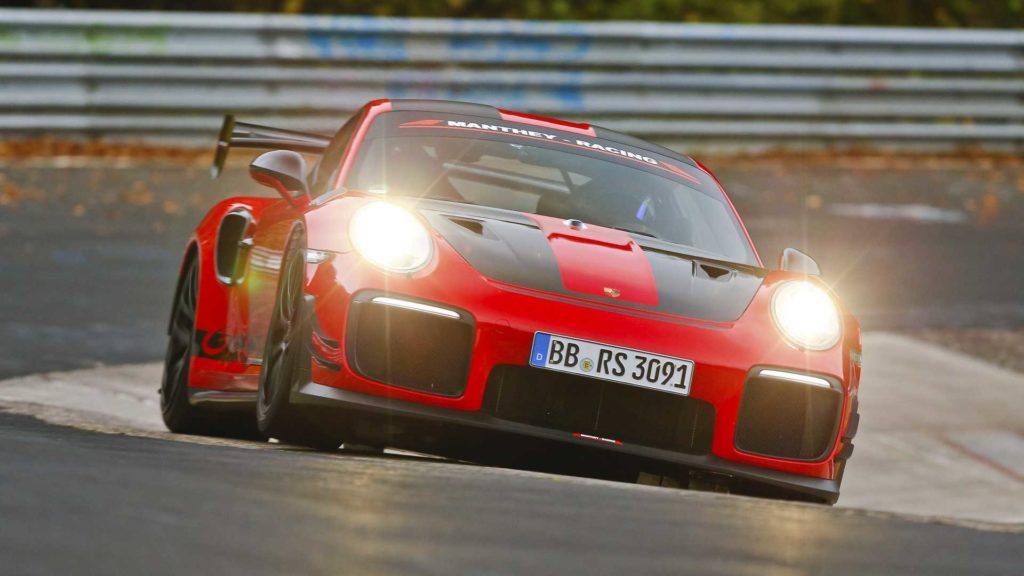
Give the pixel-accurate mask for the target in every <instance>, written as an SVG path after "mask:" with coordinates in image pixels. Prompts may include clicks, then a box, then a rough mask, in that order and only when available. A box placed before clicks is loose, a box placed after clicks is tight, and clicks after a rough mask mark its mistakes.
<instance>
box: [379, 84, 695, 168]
mask: <svg viewBox="0 0 1024 576" xmlns="http://www.w3.org/2000/svg"><path fill="white" fill-rule="evenodd" d="M388 102H390V103H391V109H392V110H393V111H409V112H437V113H440V114H455V115H462V116H479V117H482V118H491V119H494V120H504V121H506V122H520V123H524V124H533V125H541V126H546V127H548V128H555V129H561V130H566V131H569V132H576V133H586V134H589V135H591V136H595V137H597V138H601V139H603V140H608V141H611V142H616V143H618V144H625V145H627V146H630V147H632V148H639V149H642V150H647V151H649V152H655V153H658V154H661V155H664V156H668V157H670V158H674V159H676V160H679V161H682V162H685V163H686V164H689V165H690V166H694V167H698V168H699V166H698V164H697V163H696V162H695V161H694V160H693V159H692V158H690V157H689V156H685V155H683V154H680V153H678V152H675V151H673V150H670V149H668V148H665V147H664V146H659V145H657V144H654V143H653V142H648V141H646V140H641V139H640V138H637V137H635V136H630V135H629V134H623V133H621V132H616V131H614V130H609V129H608V128H603V127H601V126H593V125H590V124H579V123H575V122H567V121H565V120H559V119H557V118H549V117H546V116H537V115H534V114H529V113H526V112H516V111H514V110H504V109H500V108H496V107H494V106H488V105H486V104H476V103H474V102H459V101H456V100H429V99H395V100H388Z"/></svg>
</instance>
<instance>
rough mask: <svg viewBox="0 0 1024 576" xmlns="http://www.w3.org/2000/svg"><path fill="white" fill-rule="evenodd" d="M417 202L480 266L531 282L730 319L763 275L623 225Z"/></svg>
mask: <svg viewBox="0 0 1024 576" xmlns="http://www.w3.org/2000/svg"><path fill="white" fill-rule="evenodd" d="M417 209H418V211H419V212H420V214H422V215H423V216H424V218H426V220H427V221H428V222H429V223H430V225H431V226H432V227H433V228H434V229H435V230H437V232H438V233H439V234H441V236H443V237H444V239H445V240H446V241H447V242H448V243H449V244H450V245H451V246H452V248H454V249H455V250H456V251H457V252H458V253H459V254H461V255H462V257H463V258H465V259H466V260H467V261H468V262H469V263H470V264H471V265H473V266H474V267H475V268H476V269H477V270H479V271H480V273H482V274H483V275H485V276H487V277H488V278H491V279H494V280H497V281H499V282H504V283H506V284H511V285H515V286H521V287H525V288H530V289H534V290H542V291H544V292H549V293H554V294H563V295H569V296H574V297H578V298H586V299H590V300H594V301H599V302H604V303H608V304H614V305H619V306H628V307H633V308H637V309H642V310H649V311H654V312H660V313H666V314H672V315H676V316H682V317H686V318H694V319H701V320H709V321H713V322H731V321H734V320H736V319H738V318H739V317H740V315H742V314H743V311H744V310H746V308H747V306H748V305H749V304H750V302H751V300H752V299H753V297H754V295H755V293H756V292H757V290H758V288H759V287H760V286H761V283H762V280H763V271H761V270H760V269H752V268H748V267H745V266H742V265H730V264H725V263H721V262H718V261H715V260H712V259H702V258H700V257H697V256H692V255H685V254H681V253H677V252H675V249H676V247H675V246H674V245H671V244H666V245H662V244H663V243H660V242H657V244H658V246H653V244H655V242H651V243H646V242H644V245H641V243H640V242H638V241H637V239H635V238H634V237H633V236H631V235H630V234H628V233H626V232H623V231H621V230H615V229H611V228H604V227H600V226H593V225H583V226H572V225H570V224H569V223H568V222H567V221H562V220H559V219H557V218H550V217H546V216H539V215H534V214H524V213H518V212H511V211H507V210H499V209H493V208H485V207H480V206H467V205H462V204H453V203H446V202H422V201H421V203H420V204H419V205H418V206H417ZM679 250H682V248H681V247H679Z"/></svg>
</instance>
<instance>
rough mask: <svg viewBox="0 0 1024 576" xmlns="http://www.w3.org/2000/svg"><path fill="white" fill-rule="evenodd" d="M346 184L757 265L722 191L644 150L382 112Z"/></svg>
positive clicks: (471, 121)
mask: <svg viewBox="0 0 1024 576" xmlns="http://www.w3.org/2000/svg"><path fill="white" fill-rule="evenodd" d="M344 185H345V187H346V188H348V189H356V190H368V191H374V192H377V193H386V194H389V195H396V196H411V197H419V198H432V199H439V200H446V201H451V202H460V203H469V204H477V205H483V206H489V207H494V208H501V209H506V210H515V211H519V212H525V213H530V214H539V215H542V216H552V217H555V218H561V219H569V218H573V219H578V220H581V221H583V222H585V223H589V224H593V225H598V226H605V227H609V228H617V229H620V230H624V231H627V232H631V233H634V234H637V235H640V236H644V237H651V238H657V239H659V240H662V241H665V242H670V243H673V244H678V245H680V246H684V247H689V248H692V249H696V251H699V252H703V253H706V254H708V255H709V256H712V257H715V258H717V259H720V260H726V261H731V262H737V263H742V264H752V265H756V259H755V257H754V255H753V252H752V250H751V247H750V244H749V242H748V241H747V239H746V236H745V235H744V233H743V230H742V228H741V226H740V224H739V222H738V221H737V219H736V216H735V214H734V212H733V211H732V208H731V206H730V205H729V204H728V201H727V200H726V198H725V195H724V193H723V192H722V191H721V189H720V188H719V187H718V186H717V184H716V183H715V182H714V180H713V179H712V178H710V177H709V176H708V175H707V174H706V173H704V172H703V171H701V170H697V169H695V168H694V167H692V166H688V165H686V164H685V163H683V162H682V161H680V160H678V159H674V158H669V157H666V156H663V155H660V154H657V153H655V152H651V151H649V150H646V149H639V148H629V147H628V146H625V145H622V144H618V143H615V142H610V141H605V140H601V139H598V138H595V137H580V136H578V135H575V134H569V133H561V132H560V131H559V130H557V129H548V128H543V129H541V128H535V127H531V126H525V125H518V124H515V123H509V122H503V123H497V124H496V123H495V122H494V121H493V120H487V119H482V118H473V117H460V118H457V119H451V118H447V117H446V118H440V119H439V118H438V116H436V115H435V116H433V117H427V118H424V117H423V116H422V114H420V115H418V116H412V115H410V114H409V113H397V112H396V113H391V114H386V115H384V116H382V117H381V118H380V119H378V120H377V121H376V122H375V123H374V125H373V127H372V128H371V130H370V131H369V133H368V134H367V136H366V139H365V140H364V143H363V146H362V148H361V150H360V153H359V157H358V158H357V160H356V164H355V166H354V169H353V171H352V172H351V174H350V175H349V177H348V179H347V181H346V182H345V183H344Z"/></svg>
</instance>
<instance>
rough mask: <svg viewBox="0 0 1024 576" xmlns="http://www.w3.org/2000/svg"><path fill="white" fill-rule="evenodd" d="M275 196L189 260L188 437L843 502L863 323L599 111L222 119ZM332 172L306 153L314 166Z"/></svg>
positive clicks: (402, 105)
mask: <svg viewBox="0 0 1024 576" xmlns="http://www.w3.org/2000/svg"><path fill="white" fill-rule="evenodd" d="M231 147H244V148H262V149H271V151H269V152H265V153H263V154H262V155H260V156H258V157H256V158H255V159H254V160H253V161H252V163H251V166H250V171H251V175H252V178H253V179H254V180H256V181H257V182H258V183H260V184H263V185H265V186H268V187H270V188H273V189H274V190H275V191H276V192H277V193H278V195H277V196H275V197H256V196H253V197H248V196H247V197H238V198H231V199H229V200H226V201H224V202H221V203H220V204H218V205H217V206H215V207H214V208H213V209H212V210H210V212H209V213H208V214H207V216H206V217H205V219H204V220H203V221H202V223H201V224H200V225H199V226H198V228H197V229H196V231H195V234H194V235H193V237H192V238H191V239H190V240H189V242H188V246H187V248H186V249H185V256H184V260H183V264H182V266H181V273H180V276H179V280H178V287H177V291H176V296H175V300H174V306H173V311H172V316H171V321H170V326H169V334H170V342H169V345H168V349H167V358H166V367H165V371H164V380H163V385H162V387H161V392H160V399H161V407H162V411H163V417H164V421H165V422H166V424H167V427H168V428H169V429H171V430H172V431H174V432H183V433H243V432H244V431H245V430H246V429H249V430H254V423H255V425H257V426H258V430H259V433H260V434H261V435H262V436H267V437H273V438H277V439H279V440H281V441H284V442H289V443H295V444H301V445H306V446H310V447H314V448H318V449H334V448H337V447H338V446H339V445H341V444H343V443H346V444H358V445H362V446H369V447H374V448H377V449H380V448H381V447H384V446H389V447H397V448H405V449H411V450H416V451H420V452H430V453H438V454H442V455H446V456H451V457H455V458H461V459H465V460H472V461H480V462H495V463H511V464H512V465H516V466H525V467H533V466H537V467H541V468H543V467H544V466H549V465H553V466H555V467H556V468H557V467H558V464H566V463H570V462H571V463H572V466H584V467H585V466H586V465H587V464H588V463H591V464H593V463H601V469H602V470H614V471H616V474H618V477H622V478H632V479H636V478H641V479H645V480H644V481H650V480H651V479H652V478H653V479H654V481H655V482H657V483H662V484H671V485H681V486H690V487H698V488H710V489H714V490H720V491H725V490H729V491H734V492H741V493H753V494H762V495H769V496H779V497H791V498H799V499H807V500H812V501H819V502H828V503H831V502H834V501H835V500H836V499H837V498H838V496H839V486H840V482H841V479H842V474H843V467H844V464H845V462H846V461H847V459H848V458H849V457H850V455H851V453H852V449H853V445H852V444H851V442H850V440H851V438H852V437H853V435H854V433H855V431H856V428H857V421H858V414H857V389H858V381H859V376H860V339H859V325H858V323H857V321H856V320H855V319H854V317H853V316H852V315H850V314H849V313H848V312H847V311H846V310H844V309H843V308H842V306H841V305H840V304H839V303H838V302H837V300H836V297H835V296H834V295H833V294H832V292H831V291H830V290H829V288H828V286H826V285H825V284H824V283H822V282H821V281H820V280H819V279H818V268H817V265H816V264H815V263H814V261H813V260H811V259H810V258H809V257H807V256H805V255H804V254H802V253H800V252H798V251H796V250H791V249H790V250H786V251H785V252H784V253H783V254H782V257H781V262H780V266H779V269H778V270H769V269H767V268H766V267H765V266H764V265H763V264H762V261H761V259H760V257H759V256H758V254H757V252H756V250H755V248H754V246H753V244H752V242H751V240H750V237H749V235H748V234H747V232H746V230H745V228H744V227H743V224H742V223H741V222H740V219H739V216H738V215H737V213H736V210H735V209H734V208H733V205H732V203H731V202H730V200H729V198H728V197H727V196H726V194H725V192H724V191H723V190H722V187H721V186H720V185H719V184H718V182H717V181H716V179H715V178H714V177H713V176H712V175H711V174H710V173H709V172H708V171H707V170H706V169H705V168H704V167H703V166H701V165H700V164H698V163H697V162H695V161H693V160H691V159H690V158H688V157H686V156H682V155H679V154H677V153H675V152H672V151H671V150H667V149H665V148H662V147H660V146H657V145H655V144H651V143H649V142H645V141H643V140H639V139H637V138H634V137H631V136H627V135H624V134H620V133H617V132H613V131H611V130H606V129H603V128H599V127H596V126H591V125H588V124H577V123H570V122H564V121H560V120H555V119H551V118H543V117H538V116H533V115H530V114H524V113H520V112H511V111H507V110H499V109H496V108H493V107H490V106H484V105H480V104H469V103H460V102H447V101H430V100H377V101H374V102H370V103H368V104H366V105H365V106H364V107H363V108H362V109H361V110H360V111H359V112H358V113H357V114H356V115H355V116H353V117H352V118H351V119H350V120H348V121H347V122H346V123H345V124H344V126H342V127H341V129H339V130H338V132H337V133H336V134H335V135H334V136H333V137H326V136H320V135H315V134H307V133H302V132H294V131H288V130H278V129H274V128H268V127H264V126H257V125H253V124H245V123H241V122H235V121H234V119H233V118H232V117H230V116H229V117H227V118H226V119H225V123H224V127H223V129H222V131H221V137H220V142H219V145H218V151H217V157H216V159H215V163H214V171H215V172H219V170H220V168H221V166H223V162H224V159H225V156H226V154H227V151H228V149H229V148H231ZM314 156H315V157H316V158H317V160H316V163H315V164H314V165H313V167H312V168H311V169H307V166H306V160H307V157H314Z"/></svg>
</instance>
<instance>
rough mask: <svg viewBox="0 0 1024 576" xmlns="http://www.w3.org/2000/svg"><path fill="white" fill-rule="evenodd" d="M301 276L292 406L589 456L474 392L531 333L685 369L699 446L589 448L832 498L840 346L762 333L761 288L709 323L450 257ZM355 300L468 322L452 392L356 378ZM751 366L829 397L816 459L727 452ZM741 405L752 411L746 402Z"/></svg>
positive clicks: (838, 446)
mask: <svg viewBox="0 0 1024 576" xmlns="http://www.w3.org/2000/svg"><path fill="white" fill-rule="evenodd" d="M308 273H309V275H310V282H309V283H308V285H307V293H308V294H309V295H310V296H312V297H315V302H313V303H312V306H313V308H314V310H313V317H314V318H315V320H316V325H317V329H316V334H314V335H313V338H312V349H313V355H314V362H313V364H312V369H311V375H310V376H311V377H310V378H309V381H310V382H312V383H311V384H307V385H306V386H303V387H302V388H301V390H300V391H298V392H297V398H296V401H300V402H307V403H308V402H313V401H315V402H327V403H336V404H337V405H338V406H339V407H347V408H358V409H361V410H363V411H376V412H388V413H389V414H390V413H392V412H395V411H401V412H402V413H403V414H404V415H406V416H408V417H409V418H414V419H417V420H421V421H422V420H430V421H435V422H451V423H455V424H464V425H466V426H471V427H475V428H486V429H489V430H494V431H500V432H504V433H509V434H519V435H522V436H527V437H533V438H538V439H546V440H554V441H557V442H561V443H564V444H570V445H580V446H589V447H591V448H593V447H595V443H594V442H593V441H592V440H588V439H586V438H579V437H576V436H574V435H573V434H572V433H570V432H568V431H567V430H565V429H552V428H551V427H546V426H537V425H536V422H523V421H510V420H507V419H502V418H499V417H496V415H498V413H497V412H494V411H491V410H489V409H488V406H487V404H486V402H487V397H486V394H487V390H488V382H489V380H490V378H491V376H492V374H493V372H494V371H495V370H496V369H498V368H500V367H508V366H512V367H524V366H526V365H527V364H528V358H529V353H530V349H531V345H532V340H533V335H534V333H535V332H536V331H538V330H539V331H544V332H550V333H554V334H561V335H565V336H569V337H575V338H581V339H587V340H591V341H596V342H603V343H607V344H610V345H615V346H620V347H626V348H632V349H636V350H643V351H647V352H651V353H656V354H662V355H666V356H674V357H682V358H687V359H690V360H693V361H694V362H695V363H696V364H695V369H694V376H693V383H692V389H691V393H690V396H689V398H692V399H694V400H697V401H700V402H702V403H706V404H708V405H710V406H712V407H713V411H714V416H713V432H712V434H711V440H710V447H709V448H707V449H702V450H689V451H687V450H685V449H673V450H667V449H664V446H661V447H659V446H657V445H651V444H645V443H642V442H636V441H634V442H629V441H625V440H626V439H625V438H613V439H614V440H623V442H622V443H621V444H610V443H609V444H605V443H602V444H601V446H600V448H602V449H606V450H611V451H615V452H619V453H623V454H631V455H634V456H638V457H643V458H649V459H652V460H659V461H663V462H670V463H675V464H678V465H680V466H685V467H689V468H693V469H702V470H707V471H710V472H718V473H722V474H728V475H732V476H735V477H738V478H748V479H751V480H756V481H759V482H763V483H766V484H772V485H776V486H780V487H785V488H789V489H793V490H799V491H802V492H805V493H807V494H809V495H813V496H814V497H816V498H821V499H824V500H830V499H831V500H834V499H835V498H836V497H837V495H838V488H839V481H840V478H841V470H842V462H841V460H840V459H839V458H837V456H839V455H840V453H841V450H842V449H843V443H842V442H841V441H840V437H841V432H842V430H844V429H845V428H846V420H847V419H848V418H849V415H850V406H851V404H852V402H851V400H852V397H853V395H852V394H851V391H852V390H855V388H852V387H851V382H853V383H854V384H853V386H855V383H856V380H857V378H856V375H855V374H854V373H853V372H852V370H853V369H852V368H851V365H850V363H849V362H848V358H849V354H848V350H847V347H846V344H845V343H844V344H841V345H839V346H837V347H836V348H834V349H832V350H829V351H825V352H815V353H805V352H803V351H800V350H797V349H794V348H793V347H791V346H789V345H788V344H786V343H785V342H784V341H782V339H781V337H780V336H779V335H778V334H777V332H776V331H775V330H774V328H773V327H772V324H771V319H770V313H769V306H768V297H769V294H770V287H768V288H767V289H765V290H762V291H761V293H759V295H758V296H757V297H756V298H755V300H754V301H753V302H752V303H751V304H750V306H749V308H748V310H747V311H746V313H744V314H743V316H742V317H741V318H739V319H738V320H736V321H735V322H731V323H718V322H710V321H701V320H693V319H685V318H676V317H667V316H665V315H662V314H657V313H652V312H646V311H643V310H638V309H627V308H624V307H622V306H616V305H613V304H604V303H601V302H595V301H593V300H585V299H577V298H570V297H565V296H559V295H551V294H547V293H541V292H537V291H534V290H529V289H523V288H520V287H516V286H509V285H506V284H502V283H499V282H496V281H491V280H488V279H486V278H483V277H481V276H480V275H479V273H477V272H476V271H475V270H473V269H472V268H470V267H468V265H466V264H465V263H464V262H462V261H461V260H460V259H454V258H453V259H440V261H439V263H438V264H437V269H429V270H425V271H423V272H421V273H417V275H414V276H398V275H384V274H381V273H380V272H379V271H377V270H375V269H373V268H372V267H368V265H365V264H361V263H360V262H359V260H358V259H357V258H355V257H349V256H348V255H338V256H337V257H336V258H335V259H333V260H332V261H330V262H329V263H326V264H321V265H318V266H311V267H310V269H309V270H308ZM766 284H767V283H766ZM367 294H371V295H372V294H386V295H389V296H393V297H395V298H403V299H409V300H413V301H418V302H421V303H425V304H428V305H436V306H438V307H443V308H447V309H451V310H456V311H458V312H459V313H460V314H461V315H462V318H463V319H464V320H466V321H468V323H469V324H470V325H471V327H472V329H471V332H470V334H471V337H470V339H469V342H468V343H463V344H459V346H460V347H463V346H464V349H465V351H466V354H469V355H470V357H469V365H468V367H467V368H466V372H465V377H464V378H462V379H461V381H460V383H459V384H460V387H459V388H458V389H452V388H448V389H444V388H439V387H437V386H436V384H435V383H432V382H430V381H427V382H424V383H421V384H418V385H417V386H415V387H413V386H402V385H398V383H396V382H391V383H388V381H387V379H385V378H383V377H373V376H372V375H371V377H367V373H369V372H373V370H371V369H367V367H366V366H359V365H358V362H357V361H356V358H355V354H354V352H353V350H351V349H348V347H349V346H350V345H351V343H352V341H353V338H352V332H351V331H352V330H353V326H355V325H357V324H358V319H357V318H356V316H358V315H359V313H358V312H357V309H358V306H353V302H359V301H361V300H363V301H365V296H366V295H367ZM432 336H433V334H427V335H426V337H427V338H430V337H432ZM429 360H430V356H429V355H424V356H423V358H422V359H421V360H420V365H422V362H426V361H429ZM370 364H371V365H372V363H370ZM759 367H760V368H765V367H767V368H778V369H782V370H791V371H797V372H801V373H808V374H815V375H817V376H820V377H822V378H825V379H828V380H829V381H830V382H832V383H833V385H834V389H833V391H834V393H835V395H836V396H837V397H838V402H837V404H838V408H837V410H836V415H835V425H834V426H831V425H830V426H829V427H828V428H829V429H828V431H827V435H828V437H827V438H826V441H825V442H824V443H823V444H824V449H822V451H821V452H820V453H818V452H817V451H816V450H817V448H818V445H815V446H810V447H808V448H807V450H808V452H807V454H809V453H811V452H813V456H812V457H801V458H780V457H777V456H775V457H773V456H770V455H766V454H765V453H764V451H762V450H757V449H754V450H742V449H740V448H738V447H737V444H738V443H737V440H738V439H739V440H741V441H740V444H742V438H740V437H739V436H738V434H737V432H738V430H740V427H739V425H738V424H739V416H740V414H741V411H742V409H743V405H744V402H745V400H744V392H745V389H746V383H747V382H748V381H749V380H750V379H751V377H752V374H753V371H754V370H755V369H756V368H759ZM313 383H315V384H313ZM431 387H433V388H431ZM760 405H761V406H764V405H765V404H764V403H761V404H760ZM768 405H769V406H770V404H768ZM747 406H748V408H750V407H753V408H757V406H758V404H756V403H755V404H749V403H748V404H747ZM830 424H831V422H830ZM573 432H587V431H584V430H573ZM755 436H756V435H755ZM749 437H750V436H749V435H748V438H749ZM792 444H793V445H794V446H796V448H794V449H797V448H800V446H798V445H797V444H798V443H796V442H792ZM755 448H759V447H757V446H755ZM811 448H814V450H811Z"/></svg>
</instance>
